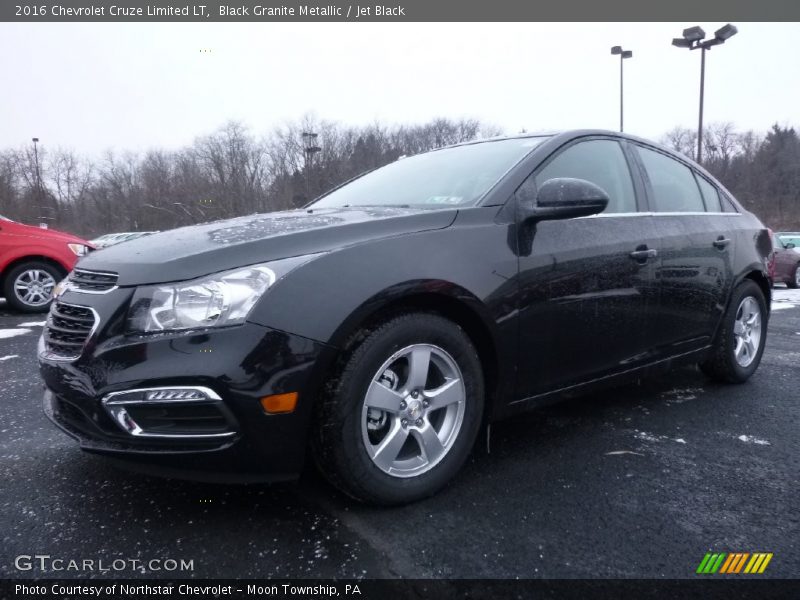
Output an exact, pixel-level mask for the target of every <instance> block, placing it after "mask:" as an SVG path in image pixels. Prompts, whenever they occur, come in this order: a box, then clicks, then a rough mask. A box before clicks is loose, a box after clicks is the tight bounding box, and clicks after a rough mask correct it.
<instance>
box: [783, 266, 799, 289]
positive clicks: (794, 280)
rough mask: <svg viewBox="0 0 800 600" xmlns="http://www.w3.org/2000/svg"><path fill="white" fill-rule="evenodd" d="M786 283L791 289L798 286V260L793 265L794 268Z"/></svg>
mask: <svg viewBox="0 0 800 600" xmlns="http://www.w3.org/2000/svg"><path fill="white" fill-rule="evenodd" d="M786 285H788V286H789V287H790V288H792V289H793V290H796V289H797V288H800V262H799V263H797V264H796V265H795V266H794V270H793V271H792V274H791V276H790V277H789V279H788V281H787V282H786Z"/></svg>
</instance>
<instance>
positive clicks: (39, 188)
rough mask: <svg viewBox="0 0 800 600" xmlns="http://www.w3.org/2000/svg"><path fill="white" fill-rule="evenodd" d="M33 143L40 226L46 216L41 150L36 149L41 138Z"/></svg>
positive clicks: (34, 139)
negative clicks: (41, 172) (43, 204)
mask: <svg viewBox="0 0 800 600" xmlns="http://www.w3.org/2000/svg"><path fill="white" fill-rule="evenodd" d="M31 141H32V142H33V161H34V165H35V168H36V177H35V179H36V205H37V206H38V207H39V223H40V226H41V224H42V223H44V219H45V217H44V215H43V214H42V208H43V207H42V178H41V175H40V174H39V149H38V148H37V147H36V144H38V143H39V138H38V137H35V138H31Z"/></svg>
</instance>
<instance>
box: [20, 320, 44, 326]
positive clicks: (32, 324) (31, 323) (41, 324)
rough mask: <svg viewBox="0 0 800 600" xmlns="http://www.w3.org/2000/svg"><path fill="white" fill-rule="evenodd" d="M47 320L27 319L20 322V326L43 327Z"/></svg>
mask: <svg viewBox="0 0 800 600" xmlns="http://www.w3.org/2000/svg"><path fill="white" fill-rule="evenodd" d="M46 323H47V321H28V322H27V323H20V324H19V326H20V327H44V326H45V324H46Z"/></svg>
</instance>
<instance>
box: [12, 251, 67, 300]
mask: <svg viewBox="0 0 800 600" xmlns="http://www.w3.org/2000/svg"><path fill="white" fill-rule="evenodd" d="M63 277H64V275H63V273H60V272H59V270H58V269H56V268H55V267H54V266H52V265H50V264H48V263H45V262H40V261H29V262H25V263H22V264H20V265H17V266H16V267H14V268H13V269H11V270H10V271H9V272H8V274H7V275H6V278H5V285H4V289H3V294H4V295H5V298H6V301H7V302H8V303H9V305H11V306H12V307H13V308H15V309H17V310H20V311H22V312H28V313H33V312H45V311H46V310H47V309H48V308H49V307H50V302H51V301H52V300H53V290H54V289H55V287H56V284H57V283H58V282H59V281H60V280H61V279H62V278H63Z"/></svg>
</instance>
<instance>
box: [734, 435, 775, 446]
mask: <svg viewBox="0 0 800 600" xmlns="http://www.w3.org/2000/svg"><path fill="white" fill-rule="evenodd" d="M737 439H739V440H740V441H742V442H744V443H745V444H758V445H759V446H769V445H770V443H769V442H768V441H767V440H761V439H759V438H757V437H755V436H752V435H740V436H739V437H738V438H737Z"/></svg>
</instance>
